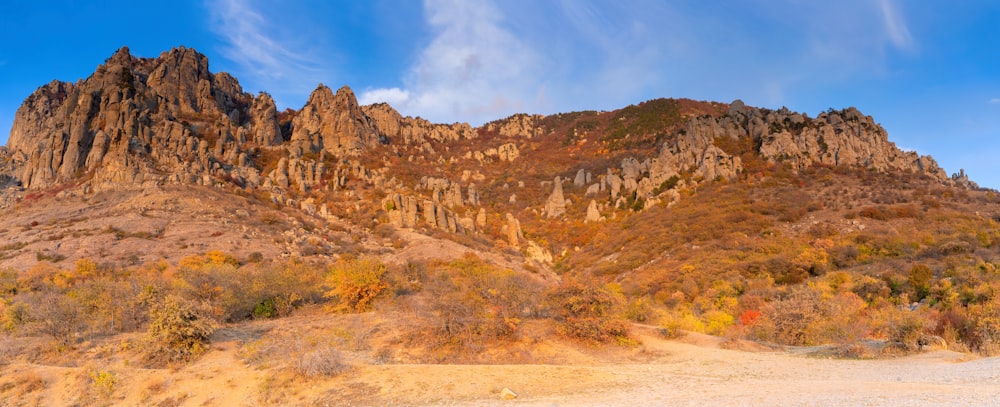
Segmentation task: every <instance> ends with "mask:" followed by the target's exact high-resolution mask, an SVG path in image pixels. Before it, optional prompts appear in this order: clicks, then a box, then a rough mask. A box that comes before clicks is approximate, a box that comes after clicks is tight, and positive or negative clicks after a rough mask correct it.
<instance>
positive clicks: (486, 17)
mask: <svg viewBox="0 0 1000 407" xmlns="http://www.w3.org/2000/svg"><path fill="white" fill-rule="evenodd" d="M424 9H425V10H424V14H425V16H426V23H427V24H428V26H429V27H430V28H431V31H432V33H433V39H432V40H431V41H430V43H429V44H427V46H426V47H425V48H424V49H423V50H422V51H421V53H420V55H419V57H418V58H417V60H416V62H415V63H414V64H413V65H412V66H411V67H410V68H409V70H408V71H407V73H406V74H405V76H404V77H403V78H402V79H403V83H404V88H405V89H401V88H398V87H394V88H380V89H368V90H366V91H364V92H362V94H361V97H360V99H361V103H373V102H380V101H385V102H389V103H390V104H392V105H393V106H395V107H396V108H398V109H400V111H402V112H403V113H406V114H418V115H421V116H424V117H425V118H428V119H431V120H441V121H450V120H454V119H457V118H461V119H462V120H468V121H471V122H482V121H485V120H491V119H495V118H498V117H501V116H503V115H507V114H510V113H513V112H517V111H523V110H525V109H527V108H529V107H530V105H532V104H534V103H535V102H537V95H539V94H541V93H540V91H541V86H540V83H539V79H540V78H539V77H540V75H539V73H540V71H541V70H540V67H541V66H540V65H541V59H540V58H539V55H538V53H537V51H536V50H534V49H533V48H532V47H530V46H529V45H527V44H526V43H525V42H523V41H522V40H520V39H519V38H517V37H515V36H514V35H513V34H512V33H511V32H510V31H509V30H508V29H507V28H506V27H505V26H504V16H503V13H502V12H501V11H500V10H499V9H497V7H496V6H495V5H494V4H492V3H490V2H472V1H462V0H427V1H425V2H424ZM531 95H535V96H531Z"/></svg>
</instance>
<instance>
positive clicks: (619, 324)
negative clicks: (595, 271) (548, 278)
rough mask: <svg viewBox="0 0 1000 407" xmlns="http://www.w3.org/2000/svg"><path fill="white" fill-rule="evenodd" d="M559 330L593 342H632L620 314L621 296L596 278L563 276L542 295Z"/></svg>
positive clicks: (569, 335) (626, 325)
mask: <svg viewBox="0 0 1000 407" xmlns="http://www.w3.org/2000/svg"><path fill="white" fill-rule="evenodd" d="M546 302H547V303H548V310H549V313H550V315H551V316H552V318H553V319H555V320H556V322H557V323H558V324H559V332H560V333H561V334H563V335H566V336H568V337H571V338H576V339H582V340H586V341H594V342H611V341H617V342H619V343H630V342H634V340H633V339H632V338H631V335H630V333H629V326H628V323H627V322H626V321H625V320H623V319H622V318H621V317H620V313H621V309H620V308H621V306H622V298H621V297H620V296H618V295H615V293H614V292H613V291H612V290H609V289H608V287H605V286H602V285H599V284H598V283H597V282H593V281H590V282H584V281H581V280H573V279H566V280H563V281H562V282H560V284H559V285H558V286H556V287H555V288H553V289H551V290H550V291H549V293H548V294H547V296H546Z"/></svg>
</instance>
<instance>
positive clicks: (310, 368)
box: [292, 347, 350, 378]
mask: <svg viewBox="0 0 1000 407" xmlns="http://www.w3.org/2000/svg"><path fill="white" fill-rule="evenodd" d="M292 369H293V370H294V371H295V373H297V374H298V375H300V376H304V377H307V378H311V377H323V376H326V377H331V376H336V375H339V374H341V373H344V372H346V371H347V370H348V369H350V365H348V364H347V363H346V362H345V361H344V356H343V354H342V353H341V352H340V351H339V350H337V349H335V348H333V347H321V348H318V349H314V350H311V351H308V352H305V353H303V354H301V355H300V356H298V357H297V358H295V359H294V360H293V362H292Z"/></svg>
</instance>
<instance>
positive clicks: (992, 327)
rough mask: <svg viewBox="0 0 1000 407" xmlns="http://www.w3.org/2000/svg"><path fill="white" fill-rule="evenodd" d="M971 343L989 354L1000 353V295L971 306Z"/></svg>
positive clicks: (969, 315)
mask: <svg viewBox="0 0 1000 407" xmlns="http://www.w3.org/2000/svg"><path fill="white" fill-rule="evenodd" d="M968 317H969V325H970V326H969V328H970V332H969V337H968V338H967V341H968V342H969V344H970V345H971V346H972V347H973V348H974V349H976V350H977V351H979V352H980V353H983V354H985V355H987V356H995V355H1000V297H997V298H994V299H993V300H992V301H989V302H986V303H984V304H977V305H973V306H970V307H969V309H968Z"/></svg>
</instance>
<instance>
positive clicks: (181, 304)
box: [144, 295, 217, 365]
mask: <svg viewBox="0 0 1000 407" xmlns="http://www.w3.org/2000/svg"><path fill="white" fill-rule="evenodd" d="M216 326H217V323H216V322H215V320H214V319H213V318H212V317H211V316H210V312H208V311H207V310H205V309H204V307H200V306H198V305H197V304H195V303H193V302H191V301H189V300H185V299H184V298H181V297H178V296H176V295H168V296H167V297H165V298H164V299H163V300H162V301H160V302H158V303H157V304H154V306H153V307H152V309H150V315H149V327H148V330H147V332H146V340H145V342H144V347H145V350H146V352H145V354H146V355H145V356H146V359H147V361H149V362H150V363H152V364H154V365H162V364H173V363H183V362H187V361H190V360H191V359H193V358H195V357H197V356H199V355H201V354H202V353H204V352H205V350H207V349H208V338H209V336H211V335H212V333H213V332H215V328H216Z"/></svg>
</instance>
